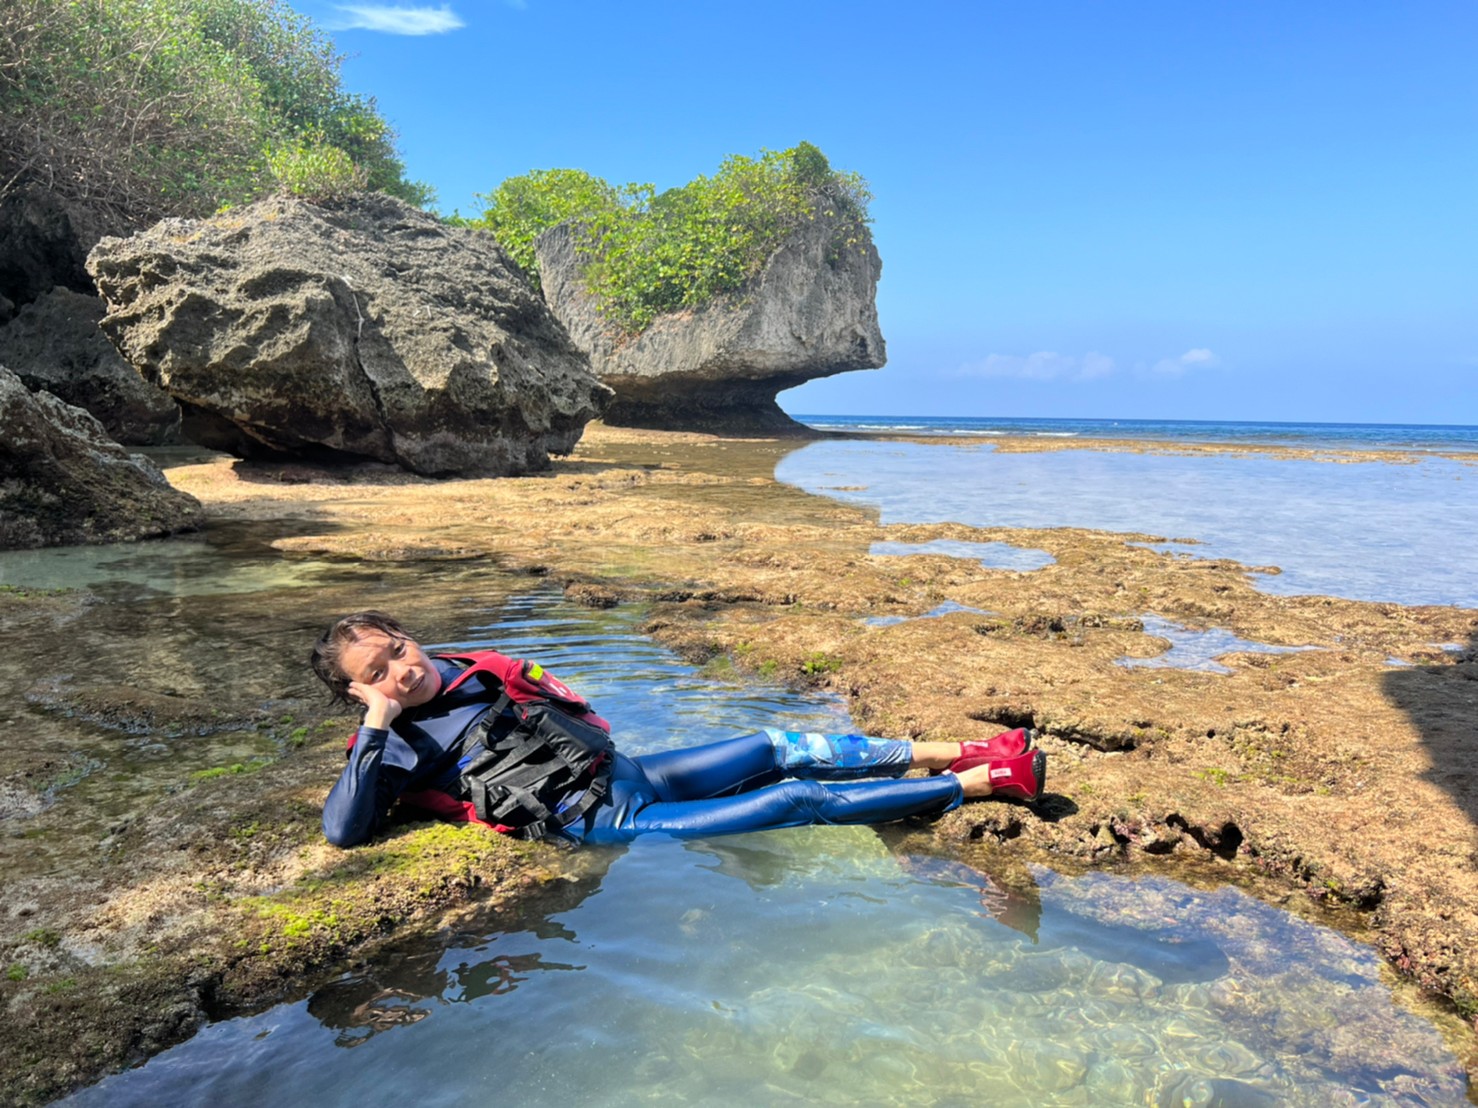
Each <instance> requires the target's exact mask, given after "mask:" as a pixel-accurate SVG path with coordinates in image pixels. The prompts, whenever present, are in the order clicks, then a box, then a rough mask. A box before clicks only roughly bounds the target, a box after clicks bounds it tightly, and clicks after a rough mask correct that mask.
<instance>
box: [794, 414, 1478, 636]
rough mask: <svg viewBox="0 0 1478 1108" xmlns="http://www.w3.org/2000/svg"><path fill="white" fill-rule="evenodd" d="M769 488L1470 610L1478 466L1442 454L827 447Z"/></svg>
mask: <svg viewBox="0 0 1478 1108" xmlns="http://www.w3.org/2000/svg"><path fill="white" fill-rule="evenodd" d="M776 477H777V479H779V480H781V481H784V482H787V483H789V484H792V485H796V486H798V487H800V488H802V489H805V490H807V491H809V492H815V493H818V494H821V495H827V496H833V497H838V498H841V499H843V500H848V501H852V502H855V503H862V504H868V505H874V506H876V507H878V508H879V509H880V510H881V513H882V519H883V522H884V523H939V522H947V521H952V522H957V523H964V524H968V525H972V526H978V527H1083V528H1089V529H1094V530H1103V531H1117V532H1124V533H1129V534H1135V535H1146V534H1148V535H1155V536H1159V537H1161V538H1164V539H1177V540H1193V543H1191V544H1187V543H1185V542H1181V543H1179V544H1175V545H1172V546H1170V547H1167V549H1174V550H1177V551H1181V552H1188V553H1192V554H1194V555H1196V556H1198V557H1206V558H1231V559H1233V560H1235V561H1238V562H1241V563H1242V564H1243V565H1246V566H1249V567H1259V566H1261V567H1277V568H1278V569H1279V570H1281V572H1279V573H1276V574H1259V575H1257V576H1256V578H1255V580H1256V583H1257V586H1258V588H1260V589H1263V590H1265V591H1267V592H1272V593H1277V594H1280V595H1298V594H1316V595H1323V596H1342V597H1350V598H1353V599H1357V600H1382V601H1393V602H1396V603H1400V604H1454V605H1459V606H1462V607H1478V575H1475V574H1474V573H1473V572H1472V566H1471V557H1470V555H1469V552H1470V551H1472V550H1475V549H1478V469H1475V468H1474V467H1473V466H1472V465H1470V464H1467V463H1464V462H1459V461H1453V460H1451V459H1447V458H1437V457H1430V458H1422V459H1420V460H1418V461H1416V462H1412V463H1408V464H1399V463H1387V462H1379V461H1376V462H1356V463H1349V464H1334V463H1330V462H1321V461H1313V460H1307V459H1288V458H1275V457H1269V456H1265V455H1258V454H1224V455H1214V454H1213V455H1187V456H1181V455H1173V454H1136V453H1108V452H1104V451H1093V450H1063V451H1048V452H1043V453H1024V454H1014V453H1011V454H1003V453H999V452H997V451H996V450H995V449H994V448H993V447H992V446H991V445H990V444H983V445H982V444H961V443H956V444H950V443H939V444H934V443H911V442H842V441H834V442H833V441H829V442H818V443H813V444H811V445H808V446H806V447H804V448H802V449H800V450H797V451H795V452H794V453H791V454H788V455H787V456H786V457H785V458H783V459H782V460H781V462H780V464H779V466H777V467H776Z"/></svg>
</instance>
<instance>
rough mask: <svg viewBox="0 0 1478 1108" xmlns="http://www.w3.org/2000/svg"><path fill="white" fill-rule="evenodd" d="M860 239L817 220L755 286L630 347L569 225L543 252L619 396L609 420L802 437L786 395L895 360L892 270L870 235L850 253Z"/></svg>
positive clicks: (664, 322)
mask: <svg viewBox="0 0 1478 1108" xmlns="http://www.w3.org/2000/svg"><path fill="white" fill-rule="evenodd" d="M856 234H857V228H856V224H855V223H852V222H851V221H849V220H846V219H844V218H842V217H839V216H830V217H829V216H826V215H824V214H818V215H817V217H816V218H815V219H814V220H813V221H811V222H810V223H807V224H806V225H805V226H803V227H802V228H801V229H800V230H799V231H797V232H796V233H795V234H794V235H792V236H791V237H790V238H789V239H788V240H787V241H786V242H785V243H784V244H783V245H782V246H781V247H780V249H779V250H777V251H776V252H775V254H774V255H773V256H772V257H771V258H770V260H769V262H768V263H766V265H765V268H764V270H763V271H761V273H760V275H759V276H758V277H756V278H755V279H754V281H753V282H751V285H750V287H748V288H746V289H745V290H743V291H742V292H739V293H733V294H729V295H725V296H722V297H719V298H718V299H716V300H714V301H713V302H712V303H710V304H708V305H705V306H704V307H703V308H701V309H698V310H696V311H691V312H674V313H670V314H668V315H664V316H660V317H658V319H657V320H656V321H655V322H653V324H652V325H651V326H650V327H649V328H647V330H645V331H643V332H642V333H641V334H640V335H637V336H635V337H629V338H623V337H622V336H619V335H613V334H611V333H610V331H609V329H608V328H607V326H606V324H605V321H604V320H603V319H602V318H601V316H600V315H599V313H598V312H597V311H596V307H595V303H594V301H593V300H592V298H591V297H590V296H589V295H588V294H587V293H586V292H585V287H584V282H583V279H582V276H581V260H580V257H579V254H578V252H577V250H576V248H575V242H574V231H573V229H572V228H571V226H570V225H568V224H561V225H559V226H557V227H553V228H551V229H550V230H548V231H546V232H544V234H542V235H540V236H539V238H538V240H537V241H536V242H535V251H536V253H537V255H538V259H539V280H540V283H541V284H542V285H543V288H544V296H545V299H546V300H548V302H549V306H550V307H551V308H552V309H553V310H554V314H555V315H556V316H558V317H559V320H560V322H561V323H563V324H564V325H565V327H566V328H567V329H568V330H569V332H570V336H571V337H572V338H573V339H574V340H575V342H576V343H577V344H578V345H579V347H580V348H581V349H582V350H584V351H585V352H586V353H587V354H589V355H590V364H591V368H592V369H594V370H595V372H596V374H597V375H598V376H599V377H600V379H601V380H602V381H604V382H605V383H606V384H608V385H610V386H611V387H612V388H614V389H615V390H616V399H615V401H614V402H613V403H612V405H611V407H610V409H609V410H608V411H607V412H606V416H605V419H606V422H607V423H613V424H620V425H624V426H633V427H653V428H665V429H671V430H702V431H726V432H733V433H772V432H784V431H795V430H798V429H800V425H799V424H797V423H796V422H795V421H793V420H792V419H791V418H790V417H789V416H787V415H786V414H785V413H784V412H782V411H781V410H780V406H779V405H778V404H776V402H775V397H776V395H777V394H778V393H780V392H782V391H783V390H785V389H789V388H794V387H795V386H796V385H800V384H804V383H805V382H806V381H810V380H813V379H814V378H817V377H829V376H831V375H832V374H834V373H845V372H846V371H847V370H852V369H876V368H878V367H879V366H881V365H882V364H883V363H884V362H885V361H886V360H887V350H886V347H885V345H884V342H883V336H882V332H881V331H880V330H879V329H878V313H877V305H876V304H875V303H874V296H875V294H876V292H877V284H878V277H879V276H880V275H881V273H882V269H883V263H882V259H881V258H879V256H878V252H877V248H876V247H875V246H873V243H872V238H871V236H870V235H868V234H867V231H866V229H865V228H864V229H862V232H861V241H860V242H852V243H851V244H850V245H849V244H848V239H849V237H852V236H855V235H856Z"/></svg>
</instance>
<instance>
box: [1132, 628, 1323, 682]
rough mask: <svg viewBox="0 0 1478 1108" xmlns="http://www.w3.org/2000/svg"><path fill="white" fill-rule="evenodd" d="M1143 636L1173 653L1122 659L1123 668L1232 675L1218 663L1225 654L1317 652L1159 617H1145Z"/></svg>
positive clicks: (1313, 648)
mask: <svg viewBox="0 0 1478 1108" xmlns="http://www.w3.org/2000/svg"><path fill="white" fill-rule="evenodd" d="M1144 633H1145V634H1146V635H1154V636H1156V637H1157V638H1161V639H1165V640H1166V641H1167V642H1169V643H1170V649H1169V650H1167V651H1165V653H1163V654H1156V655H1155V656H1154V657H1152V658H1119V659H1118V663H1119V665H1121V666H1128V667H1130V668H1136V667H1137V668H1145V669H1194V670H1200V671H1202V672H1203V673H1231V672H1232V670H1231V668H1230V667H1229V666H1224V665H1222V664H1221V663H1220V662H1218V661H1217V660H1216V659H1217V658H1220V657H1221V656H1222V655H1223V654H1234V653H1240V654H1293V653H1297V652H1298V651H1300V650H1315V649H1317V648H1316V647H1312V646H1275V645H1273V644H1271V643H1264V642H1254V641H1252V640H1251V639H1243V638H1238V637H1237V636H1236V635H1234V634H1232V633H1231V632H1230V631H1228V630H1226V629H1225V628H1223V627H1207V628H1204V629H1202V630H1197V629H1196V628H1193V627H1184V626H1182V625H1181V624H1178V623H1173V622H1171V621H1170V620H1168V619H1161V618H1160V617H1159V616H1154V615H1146V616H1145V617H1144Z"/></svg>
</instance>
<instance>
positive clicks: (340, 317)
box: [88, 194, 611, 475]
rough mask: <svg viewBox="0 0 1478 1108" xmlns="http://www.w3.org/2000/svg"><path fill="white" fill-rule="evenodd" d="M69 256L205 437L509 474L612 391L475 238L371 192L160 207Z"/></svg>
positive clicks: (237, 448) (490, 247) (571, 429)
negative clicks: (147, 218) (192, 209)
mask: <svg viewBox="0 0 1478 1108" xmlns="http://www.w3.org/2000/svg"><path fill="white" fill-rule="evenodd" d="M88 268H89V270H90V272H91V273H92V275H93V277H94V279H95V280H96V282H97V286H98V290H99V291H100V292H101V293H102V295H103V298H104V299H105V300H106V301H107V303H108V307H109V312H108V315H107V316H105V317H104V319H103V321H102V327H103V330H104V331H105V332H107V334H108V335H109V337H111V338H112V340H113V342H114V343H115V344H116V345H117V347H118V349H119V351H120V352H121V353H122V354H123V356H124V357H125V358H126V359H127V360H128V361H129V362H130V363H131V364H132V365H133V366H134V367H135V368H137V369H138V370H140V371H141V372H142V373H143V374H144V375H145V377H147V378H149V379H150V380H153V381H157V382H158V383H159V384H161V385H163V386H164V388H165V389H167V390H168V391H169V393H170V395H172V396H173V397H174V398H175V399H176V400H178V401H180V402H181V404H182V405H183V406H184V407H185V433H186V436H187V437H189V438H192V439H194V440H195V441H197V442H201V443H202V444H204V445H207V446H215V447H218V448H222V449H227V450H231V451H233V452H236V453H245V454H250V453H258V452H268V453H290V454H302V455H308V456H317V457H326V456H327V457H340V458H342V457H345V456H349V457H359V458H372V459H376V460H378V461H382V462H392V463H396V464H399V465H402V466H405V467H406V468H408V469H411V470H414V471H416V472H418V473H424V474H432V475H444V474H464V473H466V474H474V473H475V474H490V475H499V474H510V473H523V472H527V471H530V470H536V469H543V468H547V467H548V465H549V454H551V453H557V454H562V453H568V452H569V451H570V450H571V449H572V448H573V447H574V444H575V442H576V441H577V440H578V439H579V437H580V433H581V431H582V430H583V429H584V426H585V424H586V423H587V422H588V421H589V420H591V419H592V418H594V417H595V416H597V415H598V414H600V411H601V409H602V408H603V407H604V406H605V404H606V403H607V402H608V400H609V398H610V395H611V393H610V390H609V389H608V388H606V387H605V386H604V385H602V384H601V383H600V382H599V381H598V380H596V378H595V377H594V375H592V373H591V372H590V369H589V365H588V362H587V360H586V358H585V356H584V355H583V354H582V353H581V352H580V351H579V350H578V349H577V348H576V347H575V345H574V344H573V343H572V342H571V341H570V338H569V336H568V335H567V334H566V333H565V331H564V328H562V327H561V326H560V325H559V323H558V322H557V321H556V320H555V318H554V317H553V316H552V315H551V314H550V312H549V310H548V308H547V307H546V306H545V305H544V302H543V301H542V300H541V299H540V297H539V295H538V294H537V293H536V292H534V291H533V290H532V289H531V288H530V287H529V285H528V283H527V282H526V281H525V280H524V279H523V277H522V275H521V274H520V273H519V272H518V270H517V268H516V267H515V266H514V265H513V263H512V262H510V261H509V260H508V257H507V255H505V254H504V253H503V250H502V248H501V247H499V246H498V245H497V243H495V242H494V241H493V240H492V238H490V237H489V236H488V235H486V234H485V233H483V232H480V231H474V230H470V229H466V228H456V227H447V226H445V225H443V224H442V223H440V222H439V221H438V220H436V219H435V218H434V217H432V216H429V215H427V214H426V213H424V212H421V211H418V210H416V209H415V208H412V207H410V206H408V205H406V204H403V203H401V202H400V201H398V200H394V199H392V198H390V197H386V196H380V195H372V194H366V195H361V196H358V197H355V198H353V199H351V200H348V201H345V202H343V203H340V204H337V205H334V206H333V207H319V206H316V205H312V204H308V203H305V202H303V201H299V200H288V199H273V200H266V201H262V202H260V203H257V204H254V205H252V206H250V207H248V208H243V209H240V210H239V211H233V212H229V213H226V214H222V215H218V216H216V217H214V218H212V219H207V220H197V221H191V220H180V219H167V220H164V221H163V222H161V223H158V224H156V225H155V226H154V227H152V228H150V229H149V230H148V231H145V232H143V233H141V234H138V235H134V236H133V237H131V238H128V239H116V238H105V239H103V241H102V242H100V243H99V244H98V245H97V247H96V248H95V249H94V250H93V252H92V254H91V255H90V256H89V258H88Z"/></svg>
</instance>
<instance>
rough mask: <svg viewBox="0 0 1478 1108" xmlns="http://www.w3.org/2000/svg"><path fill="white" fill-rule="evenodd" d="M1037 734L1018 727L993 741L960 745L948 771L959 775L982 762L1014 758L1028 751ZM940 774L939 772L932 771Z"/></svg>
mask: <svg viewBox="0 0 1478 1108" xmlns="http://www.w3.org/2000/svg"><path fill="white" fill-rule="evenodd" d="M1036 737H1037V733H1036V732H1035V731H1028V730H1027V729H1026V728H1024V727H1018V728H1016V730H1014V731H1002V732H1001V733H1000V734H999V735H997V736H996V737H995V738H993V739H988V740H986V741H985V742H966V743H961V744H960V752H959V754H957V755H955V757H954V758H953V759H951V760H950V763H949V765H948V766H946V767H945V769H948V770H949V771H950V772H951V773H959V772H960V771H961V770H966V769H969V768H970V767H971V766H978V765H981V764H982V763H984V762H999V761H1001V760H1002V759H1004V758H1014V757H1016V756H1017V755H1018V754H1021V753H1023V752H1024V751H1027V750H1030V749H1031V747H1032V743H1033V742H1034V741H1035V740H1036ZM932 772H933V773H940V772H942V771H941V770H937V769H936V770H933V771H932Z"/></svg>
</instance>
